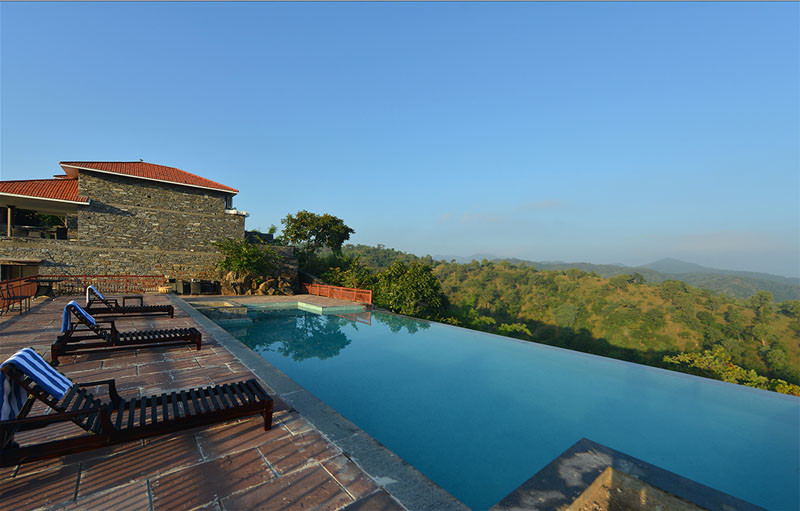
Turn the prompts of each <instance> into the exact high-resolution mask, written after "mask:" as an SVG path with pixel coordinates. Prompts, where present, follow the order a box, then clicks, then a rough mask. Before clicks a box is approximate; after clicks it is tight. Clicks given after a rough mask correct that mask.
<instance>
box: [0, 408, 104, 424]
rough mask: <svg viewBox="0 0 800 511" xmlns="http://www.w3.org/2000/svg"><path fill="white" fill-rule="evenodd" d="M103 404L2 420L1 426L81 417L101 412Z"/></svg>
mask: <svg viewBox="0 0 800 511" xmlns="http://www.w3.org/2000/svg"><path fill="white" fill-rule="evenodd" d="M102 409H103V407H102V406H93V407H91V408H84V409H83V410H76V411H74V412H57V413H51V414H47V415H39V416H37V417H25V418H24V419H10V420H7V421H0V426H16V425H20V426H21V425H23V424H36V423H37V422H59V421H61V420H69V419H70V418H71V417H79V416H81V415H86V414H87V413H94V412H99V411H100V410H102Z"/></svg>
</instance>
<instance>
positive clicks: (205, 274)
mask: <svg viewBox="0 0 800 511" xmlns="http://www.w3.org/2000/svg"><path fill="white" fill-rule="evenodd" d="M60 165H61V168H62V169H63V171H64V174H61V175H57V176H55V177H54V178H53V179H30V180H22V181H0V207H3V208H5V211H2V210H0V212H2V213H5V214H4V215H3V218H2V222H4V223H3V224H2V225H0V233H1V234H2V235H3V237H2V238H0V264H1V265H2V278H3V279H6V278H13V277H16V276H26V275H30V274H35V273H41V274H59V275H112V274H129V275H165V276H166V277H168V278H179V279H190V278H198V279H200V278H202V279H213V278H214V277H215V275H216V270H215V268H214V266H215V264H216V263H217V262H218V261H219V258H220V255H219V253H218V252H217V251H216V249H215V248H214V247H213V246H212V244H211V243H212V242H213V241H216V240H218V239H221V238H224V237H233V238H239V239H241V238H242V237H243V236H244V221H245V217H246V216H247V214H246V213H245V212H243V211H239V210H237V209H235V208H234V207H233V197H234V196H235V195H236V194H237V193H238V190H236V189H235V188H231V187H229V186H225V185H223V184H220V183H216V182H214V181H211V180H209V179H205V178H203V177H200V176H197V175H195V174H191V173H189V172H186V171H183V170H180V169H176V168H173V167H166V166H163V165H155V164H152V163H146V162H143V161H138V162H75V161H65V162H61V163H60ZM43 215H47V216H43Z"/></svg>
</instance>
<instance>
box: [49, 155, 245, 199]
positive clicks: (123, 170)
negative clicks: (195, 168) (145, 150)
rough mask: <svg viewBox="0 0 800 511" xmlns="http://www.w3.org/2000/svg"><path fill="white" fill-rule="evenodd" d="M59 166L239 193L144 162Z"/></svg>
mask: <svg viewBox="0 0 800 511" xmlns="http://www.w3.org/2000/svg"><path fill="white" fill-rule="evenodd" d="M60 165H61V166H62V168H63V167H65V166H66V167H80V168H83V169H89V170H98V171H102V172H113V173H115V174H121V175H123V176H130V177H138V178H141V179H154V180H156V181H166V182H169V183H175V184H179V185H189V186H199V187H201V188H211V189H214V190H221V191H224V192H233V193H239V190H237V189H236V188H231V187H230V186H225V185H223V184H220V183H217V182H215V181H211V180H210V179H206V178H204V177H200V176H197V175H195V174H192V173H191V172H186V171H185V170H181V169H176V168H174V167H166V166H164V165H156V164H154V163H147V162H144V161H62V162H60Z"/></svg>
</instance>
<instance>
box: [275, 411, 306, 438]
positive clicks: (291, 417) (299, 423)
mask: <svg viewBox="0 0 800 511" xmlns="http://www.w3.org/2000/svg"><path fill="white" fill-rule="evenodd" d="M280 422H281V424H283V425H284V426H286V429H288V430H289V431H291V432H292V434H293V435H302V434H304V433H308V432H309V431H314V426H312V425H311V423H310V422H308V421H307V420H305V419H304V418H303V417H302V416H301V415H300V414H299V413H297V412H291V413H289V414H287V415H285V416H284V417H282V418H281V419H280Z"/></svg>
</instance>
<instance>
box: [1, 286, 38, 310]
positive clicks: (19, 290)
mask: <svg viewBox="0 0 800 511" xmlns="http://www.w3.org/2000/svg"><path fill="white" fill-rule="evenodd" d="M32 278H35V277H20V278H17V279H8V280H3V281H0V314H2V313H3V312H5V311H8V310H10V309H11V307H13V306H14V305H15V304H19V311H20V314H21V313H22V311H23V307H24V306H25V305H26V304H27V306H28V308H30V303H31V302H30V300H31V297H32V296H33V294H34V293H35V292H36V283H35V282H29V280H30V279H32Z"/></svg>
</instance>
